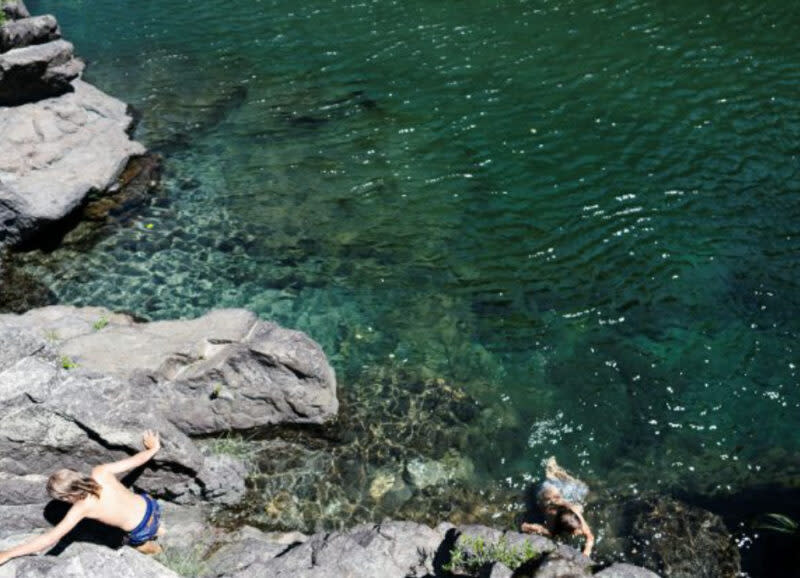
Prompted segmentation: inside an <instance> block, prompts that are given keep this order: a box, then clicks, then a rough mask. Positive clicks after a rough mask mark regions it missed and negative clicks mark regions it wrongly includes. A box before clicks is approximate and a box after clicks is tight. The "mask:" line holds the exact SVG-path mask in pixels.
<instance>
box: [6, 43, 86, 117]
mask: <svg viewBox="0 0 800 578" xmlns="http://www.w3.org/2000/svg"><path fill="white" fill-rule="evenodd" d="M82 71H83V63H82V62H81V61H79V60H76V59H75V58H74V57H73V48H72V44H70V43H69V42H67V41H66V40H54V41H53V42H48V43H47V44H37V45H35V46H25V47H23V48H15V49H14V50H9V51H8V52H5V53H3V54H0V106H17V105H20V104H24V103H26V102H35V101H38V100H42V99H45V98H50V97H53V96H59V95H61V94H65V93H67V92H71V91H72V90H73V86H72V81H73V80H75V79H76V78H78V76H79V75H80V73H81V72H82ZM1 110H2V109H0V111H1ZM2 114H3V116H5V115H6V113H5V112H3V113H2ZM31 121H32V122H33V119H31Z"/></svg>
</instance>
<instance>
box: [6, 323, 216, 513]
mask: <svg viewBox="0 0 800 578" xmlns="http://www.w3.org/2000/svg"><path fill="white" fill-rule="evenodd" d="M0 345H2V354H0V402H1V403H0V485H2V486H3V487H6V488H8V489H9V490H10V491H8V492H0V504H36V503H41V501H42V486H43V484H42V485H39V483H38V482H40V481H41V479H40V478H36V476H47V475H49V473H50V472H51V471H52V470H55V469H59V468H62V467H69V468H74V469H77V470H82V471H87V472H88V470H89V469H90V468H91V467H92V466H94V465H97V464H100V463H103V462H108V461H114V460H118V459H121V458H122V457H126V456H127V455H129V454H131V453H134V452H136V451H138V450H139V449H141V440H140V438H139V436H140V435H141V431H142V430H143V429H148V428H149V429H157V430H158V431H160V432H161V434H162V437H163V449H162V451H161V452H160V453H159V454H158V456H157V457H156V459H155V460H154V463H153V465H154V466H156V467H155V468H152V469H148V470H146V471H145V472H144V473H143V474H142V475H141V477H140V478H138V480H137V485H138V486H139V487H141V488H142V489H145V490H147V491H151V492H154V493H157V494H159V495H165V496H173V495H179V494H180V493H182V492H185V491H186V490H185V485H186V483H187V479H190V480H191V479H193V476H194V477H196V476H198V475H199V472H200V471H201V470H202V469H203V467H204V458H203V456H202V454H200V452H199V450H198V449H197V448H196V447H195V445H194V444H193V443H192V442H191V440H189V438H187V437H186V435H185V434H183V433H182V432H180V431H179V430H177V429H176V428H175V427H174V426H173V425H172V424H171V423H170V422H169V421H167V420H166V419H165V418H164V417H163V416H161V414H160V413H159V412H158V408H157V405H156V404H155V402H154V401H153V398H152V396H149V395H147V394H144V395H143V392H142V391H141V390H134V389H132V388H131V387H129V386H127V385H125V384H123V383H122V382H120V381H118V380H116V379H114V378H111V377H102V376H97V375H91V374H87V373H86V372H83V371H81V370H80V368H76V369H70V370H66V369H64V368H62V367H60V366H59V363H60V361H59V360H57V359H55V354H54V353H53V350H52V349H51V348H50V345H49V344H48V343H47V342H46V341H45V340H44V339H40V338H37V337H36V336H35V335H32V334H29V333H28V334H25V333H24V332H23V331H22V330H20V329H17V328H13V327H12V328H9V327H7V326H3V325H2V324H1V323H0Z"/></svg>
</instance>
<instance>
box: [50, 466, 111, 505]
mask: <svg viewBox="0 0 800 578" xmlns="http://www.w3.org/2000/svg"><path fill="white" fill-rule="evenodd" d="M101 490H102V488H101V487H100V484H98V483H97V482H96V481H94V479H92V478H90V477H88V476H84V475H83V474H80V473H78V472H76V471H75V470H58V471H57V472H55V473H54V474H52V475H51V476H50V479H48V480H47V493H48V494H50V497H51V498H53V499H54V500H61V501H62V502H67V503H70V504H74V503H75V502H77V501H80V500H83V499H84V498H86V497H87V496H88V495H89V494H92V495H93V496H96V497H98V498H99V497H100V491H101Z"/></svg>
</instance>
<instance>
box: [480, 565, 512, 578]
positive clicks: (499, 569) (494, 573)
mask: <svg viewBox="0 0 800 578" xmlns="http://www.w3.org/2000/svg"><path fill="white" fill-rule="evenodd" d="M513 575H514V573H513V572H512V571H511V569H510V568H508V567H507V566H504V565H503V564H501V563H500V562H495V563H494V564H492V567H491V569H490V570H489V573H488V574H487V575H486V578H511V577H512V576H513Z"/></svg>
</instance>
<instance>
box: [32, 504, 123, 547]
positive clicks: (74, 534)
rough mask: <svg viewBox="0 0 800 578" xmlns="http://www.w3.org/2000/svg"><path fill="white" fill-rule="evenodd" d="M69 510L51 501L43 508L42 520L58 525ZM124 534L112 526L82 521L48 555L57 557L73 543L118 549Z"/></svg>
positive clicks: (65, 505)
mask: <svg viewBox="0 0 800 578" xmlns="http://www.w3.org/2000/svg"><path fill="white" fill-rule="evenodd" d="M69 509H70V505H69V504H66V503H64V502H59V501H57V500H53V501H51V502H50V503H48V504H47V505H46V506H45V508H44V518H45V519H46V520H47V521H48V522H50V523H51V524H53V525H54V526H55V525H56V524H58V523H59V522H60V521H61V520H62V519H63V518H64V516H66V515H67V512H68V511H69ZM124 537H125V533H124V532H123V531H122V530H120V529H118V528H114V527H112V526H107V525H106V524H103V523H101V522H97V521H95V520H86V519H85V520H82V521H81V522H80V523H79V524H78V525H77V526H75V528H73V529H72V530H71V531H70V532H69V533H68V534H67V535H66V536H64V537H63V538H62V539H61V541H60V542H59V543H58V544H56V545H55V547H53V548H52V549H51V550H49V551H48V555H51V556H57V555H59V554H61V553H62V552H63V551H64V550H65V549H66V548H67V546H69V545H70V544H72V543H73V542H91V543H93V544H99V545H101V546H108V547H109V548H114V549H116V548H119V547H121V546H122V545H123V538H124Z"/></svg>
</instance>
